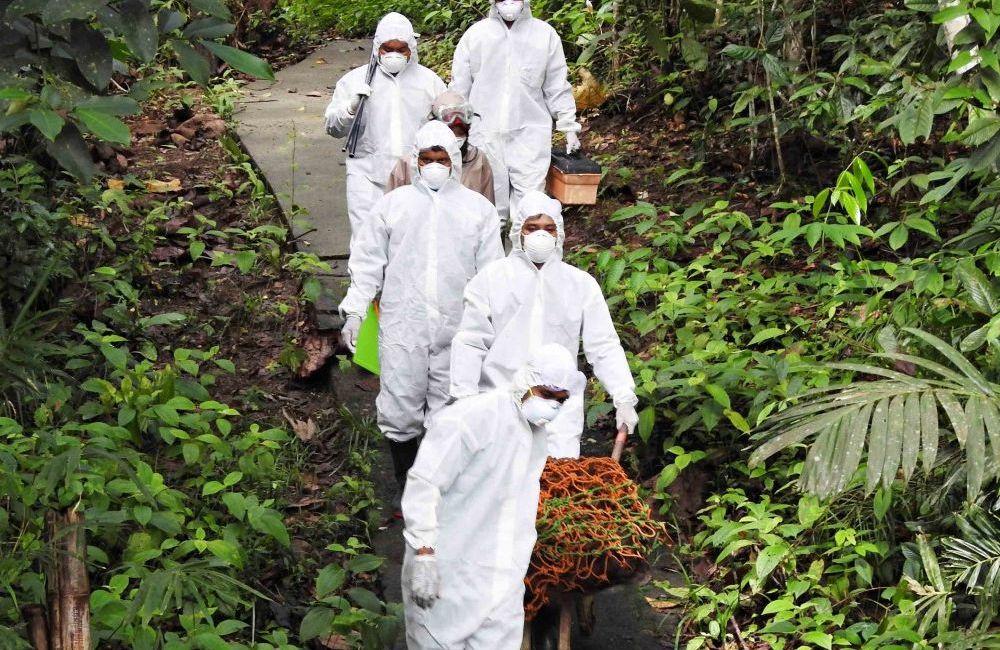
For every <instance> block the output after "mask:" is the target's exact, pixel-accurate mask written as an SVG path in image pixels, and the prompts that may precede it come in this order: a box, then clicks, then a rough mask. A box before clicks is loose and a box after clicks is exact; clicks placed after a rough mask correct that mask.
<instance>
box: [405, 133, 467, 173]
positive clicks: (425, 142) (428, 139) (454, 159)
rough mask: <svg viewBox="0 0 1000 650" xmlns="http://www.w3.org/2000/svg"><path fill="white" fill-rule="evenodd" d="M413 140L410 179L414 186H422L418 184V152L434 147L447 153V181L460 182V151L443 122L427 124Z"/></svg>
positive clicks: (456, 141) (453, 136) (452, 134)
mask: <svg viewBox="0 0 1000 650" xmlns="http://www.w3.org/2000/svg"><path fill="white" fill-rule="evenodd" d="M415 140H416V141H415V142H414V144H413V155H412V156H411V157H410V178H412V179H413V183H414V184H418V183H419V184H420V185H421V186H423V183H422V182H420V170H419V169H418V159H419V158H420V152H421V151H423V150H424V149H432V148H434V147H441V148H442V149H444V150H445V151H447V152H448V157H449V158H450V159H451V176H449V180H453V181H455V182H457V183H461V182H462V149H461V147H459V146H458V140H457V139H456V138H455V134H454V133H452V132H451V129H449V128H448V125H446V124H445V123H444V122H437V121H431V122H428V123H427V124H424V125H423V126H422V127H420V129H419V130H418V131H417V135H416V138H415Z"/></svg>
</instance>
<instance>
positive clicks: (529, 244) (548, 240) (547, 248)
mask: <svg viewBox="0 0 1000 650" xmlns="http://www.w3.org/2000/svg"><path fill="white" fill-rule="evenodd" d="M522 242H523V244H522V247H523V248H524V252H525V253H526V254H527V255H528V259H530V260H531V261H532V262H534V263H535V264H543V263H545V261H546V260H548V259H549V258H550V257H552V251H554V250H555V249H556V238H555V237H553V236H552V235H550V234H549V233H547V232H545V231H544V230H536V231H535V232H533V233H530V234H528V235H522Z"/></svg>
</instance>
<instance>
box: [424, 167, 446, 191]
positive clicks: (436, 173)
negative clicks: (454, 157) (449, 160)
mask: <svg viewBox="0 0 1000 650" xmlns="http://www.w3.org/2000/svg"><path fill="white" fill-rule="evenodd" d="M418 170H419V171H420V178H422V179H423V181H424V183H426V184H427V187H429V188H431V189H432V190H439V189H441V186H442V185H444V184H445V182H446V181H447V180H448V177H449V176H451V167H448V166H447V165H442V164H441V163H428V164H426V165H424V166H423V167H418Z"/></svg>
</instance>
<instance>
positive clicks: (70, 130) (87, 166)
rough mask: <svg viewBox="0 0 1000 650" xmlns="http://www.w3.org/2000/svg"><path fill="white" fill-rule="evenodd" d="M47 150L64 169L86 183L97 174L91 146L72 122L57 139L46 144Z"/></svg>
mask: <svg viewBox="0 0 1000 650" xmlns="http://www.w3.org/2000/svg"><path fill="white" fill-rule="evenodd" d="M45 150H46V151H47V152H48V153H49V155H50V156H52V157H53V158H55V159H56V162H58V163H59V165H60V166H61V167H62V168H63V169H65V170H66V171H67V172H69V173H70V174H72V175H73V176H74V177H75V178H77V179H78V180H80V181H82V182H84V183H90V181H91V180H92V179H93V177H94V175H95V174H97V167H96V166H95V165H94V161H93V160H92V159H91V157H90V148H89V147H88V146H87V143H86V142H84V140H83V138H82V137H80V132H79V131H78V130H77V128H76V127H75V126H74V125H72V124H67V125H66V126H64V127H63V129H62V131H60V133H59V136H58V137H57V138H56V139H55V141H54V142H50V143H48V144H46V145H45Z"/></svg>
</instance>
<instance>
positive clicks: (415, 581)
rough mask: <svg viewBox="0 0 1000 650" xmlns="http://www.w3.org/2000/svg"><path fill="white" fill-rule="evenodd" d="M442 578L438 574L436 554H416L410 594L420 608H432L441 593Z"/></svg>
mask: <svg viewBox="0 0 1000 650" xmlns="http://www.w3.org/2000/svg"><path fill="white" fill-rule="evenodd" d="M440 588H441V579H440V577H439V576H438V565H437V556H436V555H433V554H431V555H414V556H413V576H412V577H411V578H410V595H411V596H412V597H413V602H414V603H416V605H417V607H419V608H420V609H430V608H431V607H432V606H433V605H434V601H435V600H437V599H438V596H439V595H440V594H439V593H438V592H439V590H440Z"/></svg>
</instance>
